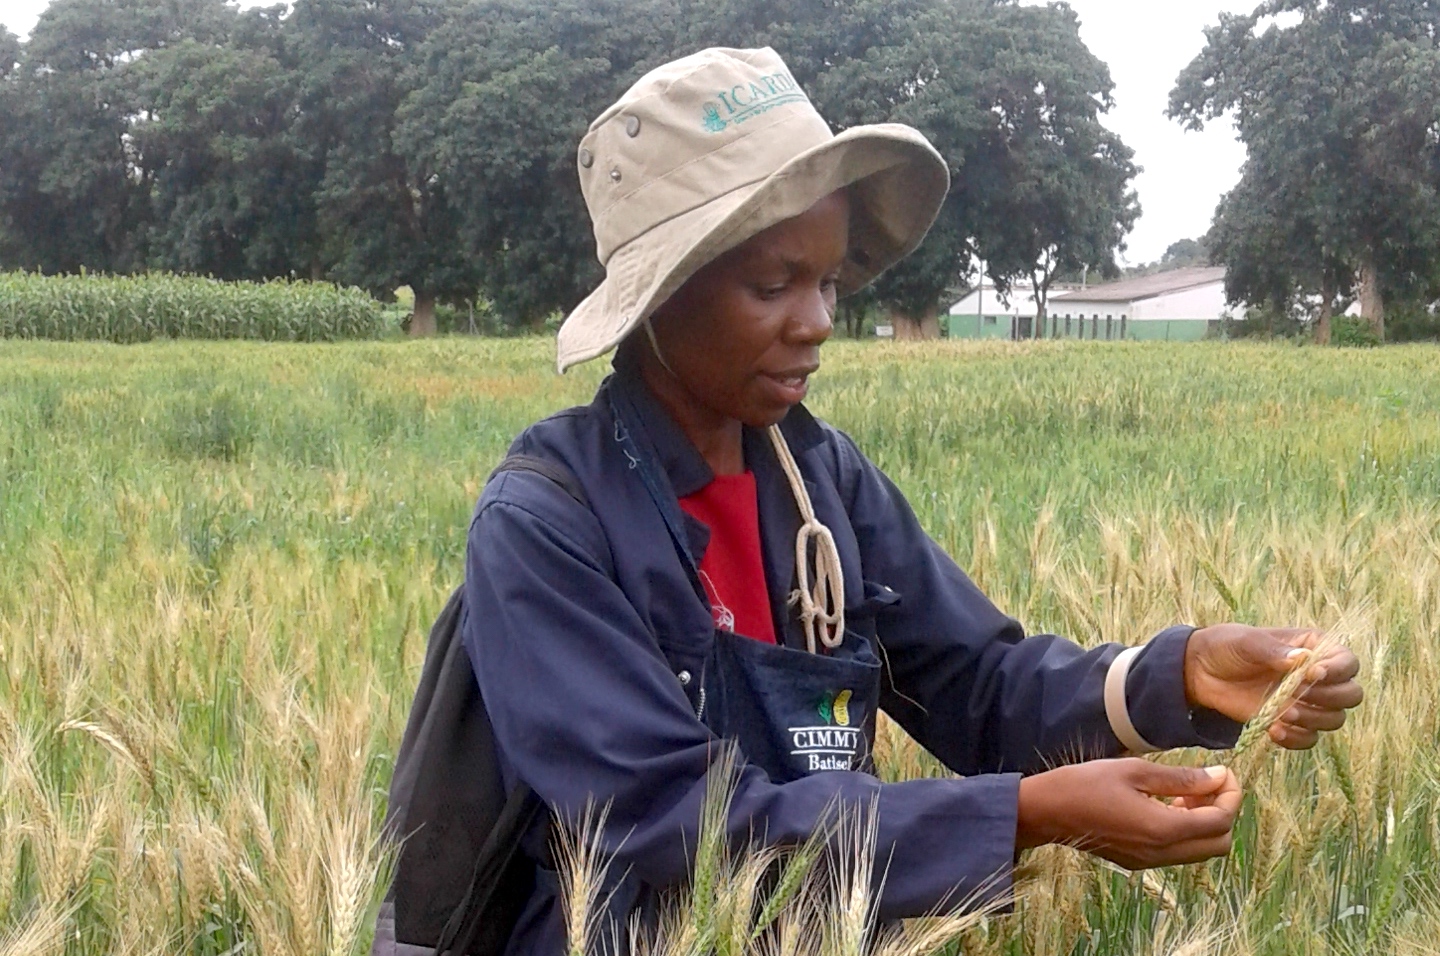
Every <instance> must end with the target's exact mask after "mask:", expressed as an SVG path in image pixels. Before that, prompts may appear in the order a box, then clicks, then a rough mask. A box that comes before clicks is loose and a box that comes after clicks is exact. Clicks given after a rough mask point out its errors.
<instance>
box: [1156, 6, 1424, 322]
mask: <svg viewBox="0 0 1440 956" xmlns="http://www.w3.org/2000/svg"><path fill="white" fill-rule="evenodd" d="M1437 35H1440V7H1437V6H1436V4H1435V3H1433V2H1432V0H1387V2H1386V3H1373V2H1368V0H1267V2H1265V3H1262V4H1261V5H1260V6H1258V7H1257V8H1256V9H1255V10H1254V12H1252V13H1250V14H1247V15H1244V16H1234V15H1222V16H1221V17H1220V22H1219V24H1218V25H1217V26H1215V27H1212V28H1210V29H1209V30H1207V31H1206V41H1207V42H1206V46H1205V49H1204V50H1203V51H1202V52H1201V53H1200V55H1199V56H1197V57H1196V58H1195V60H1194V61H1193V62H1192V63H1191V64H1190V65H1189V66H1187V67H1186V68H1185V70H1184V72H1182V73H1181V74H1180V77H1179V80H1178V81H1177V84H1176V87H1175V89H1174V91H1173V92H1172V93H1171V98H1170V115H1171V116H1173V117H1175V118H1177V119H1180V120H1182V121H1183V122H1185V123H1186V124H1187V125H1188V126H1191V127H1194V128H1199V127H1201V126H1203V125H1204V124H1205V123H1206V122H1208V121H1210V120H1213V119H1216V118H1218V117H1220V116H1223V115H1230V116H1233V117H1234V120H1235V123H1236V126H1237V128H1238V130H1239V133H1240V138H1241V139H1242V140H1243V141H1244V143H1245V146H1246V150H1247V161H1246V165H1245V168H1244V174H1243V178H1242V181H1241V183H1240V184H1239V185H1238V186H1237V187H1236V188H1235V190H1234V191H1232V192H1231V193H1230V194H1229V195H1227V196H1226V197H1225V198H1224V199H1223V200H1222V202H1221V204H1220V207H1219V209H1218V210H1217V213H1216V220H1215V225H1214V227H1213V246H1214V254H1215V255H1216V256H1217V257H1218V258H1219V260H1220V261H1223V262H1224V263H1225V264H1226V265H1227V266H1229V268H1230V276H1229V278H1228V285H1227V288H1228V292H1229V294H1230V296H1231V298H1232V299H1233V300H1236V301H1244V302H1248V303H1251V304H1256V305H1259V304H1262V303H1269V304H1274V303H1276V302H1277V301H1280V300H1285V301H1289V300H1290V299H1292V298H1293V297H1295V296H1297V295H1299V296H1316V297H1318V298H1319V301H1320V314H1321V316H1322V318H1325V317H1328V315H1329V312H1330V310H1331V309H1332V308H1333V306H1334V304H1335V300H1336V297H1337V296H1340V295H1344V294H1347V293H1348V292H1349V291H1350V289H1349V287H1350V285H1351V284H1352V283H1353V282H1356V281H1358V283H1359V286H1360V298H1361V301H1362V307H1363V310H1364V312H1365V314H1366V316H1367V317H1368V318H1369V319H1370V321H1371V322H1372V324H1373V325H1374V327H1375V328H1376V330H1377V331H1380V332H1383V323H1384V306H1383V300H1384V296H1386V295H1392V296H1401V297H1415V296H1424V295H1432V294H1433V288H1434V285H1435V283H1436V279H1437V275H1436V264H1437V262H1440V192H1437V186H1440V152H1437V148H1440V49H1437V46H1436V42H1437ZM1322 335H1323V332H1322Z"/></svg>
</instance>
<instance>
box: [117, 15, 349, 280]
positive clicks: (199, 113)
mask: <svg viewBox="0 0 1440 956" xmlns="http://www.w3.org/2000/svg"><path fill="white" fill-rule="evenodd" d="M282 12H283V8H270V9H268V10H248V11H245V13H243V14H242V15H240V16H239V17H237V18H236V19H235V21H234V22H233V24H232V25H231V27H230V29H229V30H228V31H227V36H226V39H225V42H223V43H203V42H200V41H197V40H191V39H185V40H182V41H180V42H178V43H176V44H174V45H171V46H167V47H165V48H164V49H161V50H156V51H153V52H152V53H150V54H149V55H148V56H146V57H145V58H144V59H142V60H140V61H139V62H138V63H137V64H136V66H135V70H134V83H135V88H136V91H137V100H138V102H139V103H140V104H141V106H142V111H141V114H140V116H139V118H138V119H136V121H135V122H134V123H133V125H132V128H131V135H132V138H133V141H134V144H135V148H136V151H137V153H138V156H139V162H140V164H141V165H142V166H143V167H144V168H145V169H146V170H147V173H148V175H149V176H150V178H151V194H150V202H151V205H152V209H153V214H154V221H153V223H152V225H151V228H150V233H149V237H148V242H147V247H148V250H149V255H148V259H149V262H150V264H151V265H152V266H155V267H159V268H164V269H169V270H172V271H177V272H194V273H201V274H207V275H212V276H215V277H217V278H222V279H248V278H265V277H270V276H294V275H301V276H303V275H309V276H311V277H314V278H319V277H320V274H321V272H322V269H323V267H322V264H321V262H320V258H319V235H318V223H317V215H316V209H315V194H316V192H317V190H318V187H319V184H320V178H321V173H322V172H323V170H322V169H321V167H320V164H319V163H317V162H315V161H314V160H313V159H312V158H311V157H309V156H307V155H305V153H304V152H303V151H302V150H301V149H300V147H299V144H298V143H297V141H296V137H295V136H294V134H293V131H292V126H293V123H294V120H295V114H296V98H297V94H298V83H297V77H298V70H297V64H296V63H295V62H294V60H295V59H296V58H295V57H294V56H293V55H290V54H289V52H288V51H287V42H286V41H287V37H286V36H285V33H284V26H285V25H284V22H283V20H282V19H281V13H282Z"/></svg>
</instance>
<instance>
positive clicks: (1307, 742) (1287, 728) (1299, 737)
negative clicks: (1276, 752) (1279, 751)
mask: <svg viewBox="0 0 1440 956" xmlns="http://www.w3.org/2000/svg"><path fill="white" fill-rule="evenodd" d="M1266 733H1268V734H1269V735H1270V739H1271V740H1273V741H1275V743H1277V744H1278V745H1280V746H1281V747H1284V748H1285V749H1286V750H1309V749H1310V748H1311V747H1313V746H1315V745H1316V744H1317V743H1319V742H1320V732H1319V731H1318V730H1307V729H1305V728H1304V727H1296V726H1294V725H1293V724H1284V723H1279V722H1276V723H1273V724H1271V725H1270V727H1269V729H1268V730H1267V731H1266Z"/></svg>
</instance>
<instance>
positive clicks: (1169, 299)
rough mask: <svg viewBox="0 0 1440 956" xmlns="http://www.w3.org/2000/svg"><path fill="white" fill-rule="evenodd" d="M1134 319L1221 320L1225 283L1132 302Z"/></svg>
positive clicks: (1223, 311) (1213, 283)
mask: <svg viewBox="0 0 1440 956" xmlns="http://www.w3.org/2000/svg"><path fill="white" fill-rule="evenodd" d="M1133 306H1134V310H1135V311H1134V312H1132V313H1131V314H1130V317H1131V318H1132V319H1138V320H1140V321H1144V320H1146V319H1218V318H1220V317H1221V316H1222V315H1223V314H1224V313H1225V283H1223V282H1212V283H1210V284H1209V285H1202V286H1196V287H1195V288H1193V289H1182V290H1180V291H1179V292H1170V293H1167V294H1165V295H1157V296H1155V297H1154V298H1150V299H1142V300H1141V301H1139V302H1136V303H1133Z"/></svg>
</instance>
